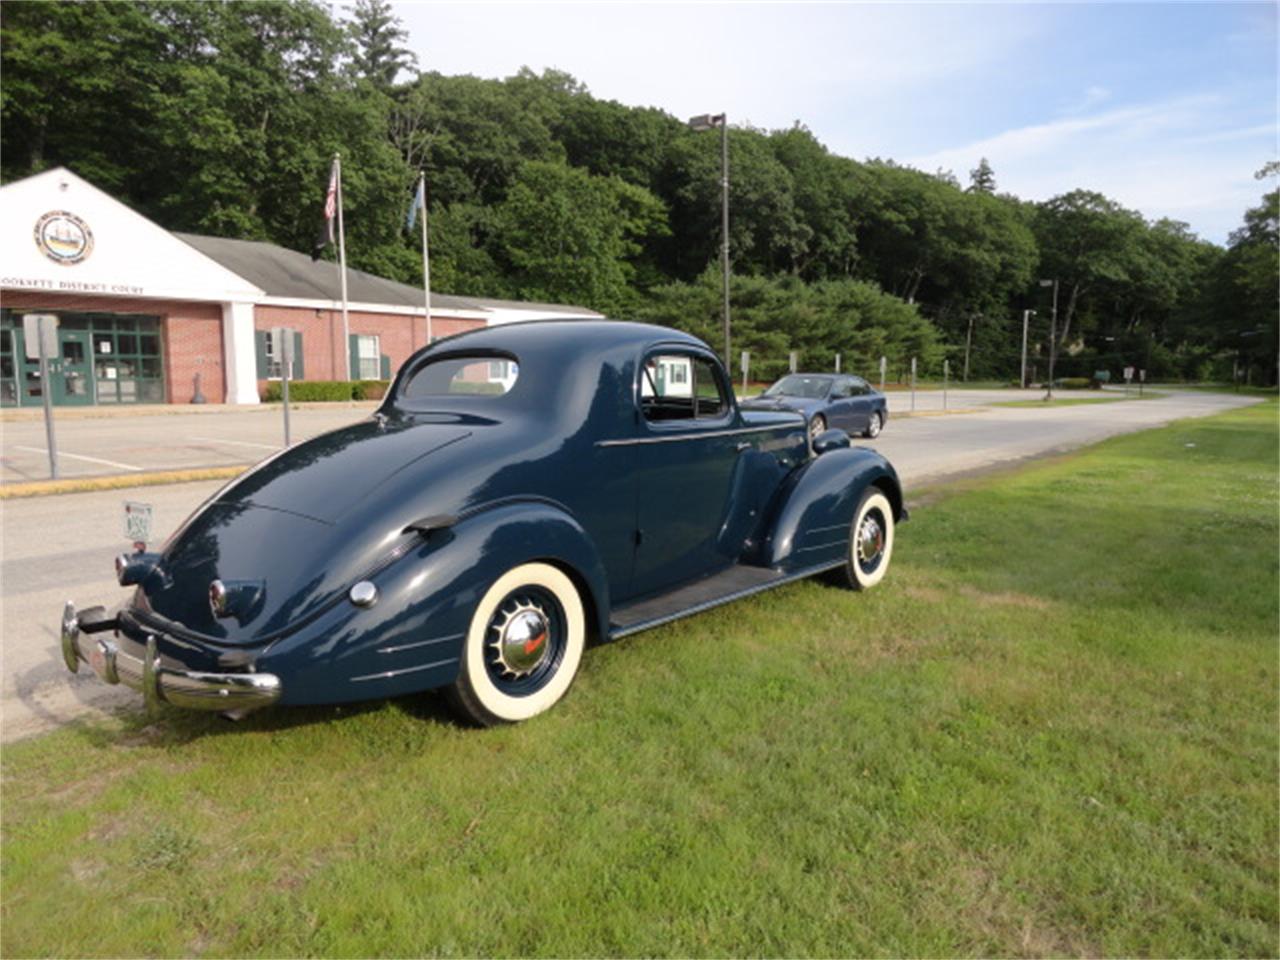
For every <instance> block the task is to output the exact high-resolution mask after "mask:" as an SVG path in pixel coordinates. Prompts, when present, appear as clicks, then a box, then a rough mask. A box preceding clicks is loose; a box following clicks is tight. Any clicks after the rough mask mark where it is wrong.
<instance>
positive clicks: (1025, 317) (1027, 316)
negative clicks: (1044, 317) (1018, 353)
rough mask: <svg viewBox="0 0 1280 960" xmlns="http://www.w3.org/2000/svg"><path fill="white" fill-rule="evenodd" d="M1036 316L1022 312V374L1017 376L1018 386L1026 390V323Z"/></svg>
mask: <svg viewBox="0 0 1280 960" xmlns="http://www.w3.org/2000/svg"><path fill="white" fill-rule="evenodd" d="M1035 315H1036V312H1035V311H1034V310H1023V311H1022V372H1021V373H1020V374H1019V376H1018V386H1019V387H1020V388H1021V389H1023V390H1025V389H1027V321H1028V320H1030V319H1031V318H1032V317H1034V316H1035Z"/></svg>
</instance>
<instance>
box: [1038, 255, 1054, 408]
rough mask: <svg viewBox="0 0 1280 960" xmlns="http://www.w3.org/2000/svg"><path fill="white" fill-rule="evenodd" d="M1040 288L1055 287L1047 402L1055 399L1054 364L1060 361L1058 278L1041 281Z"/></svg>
mask: <svg viewBox="0 0 1280 960" xmlns="http://www.w3.org/2000/svg"><path fill="white" fill-rule="evenodd" d="M1040 286H1042V287H1053V315H1052V318H1051V319H1050V321H1049V390H1048V392H1047V393H1046V394H1045V395H1044V398H1045V399H1046V400H1052V399H1053V364H1054V361H1055V360H1057V359H1058V278H1057V277H1054V278H1053V279H1052V280H1041V281H1040Z"/></svg>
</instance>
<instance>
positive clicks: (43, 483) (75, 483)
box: [0, 464, 250, 500]
mask: <svg viewBox="0 0 1280 960" xmlns="http://www.w3.org/2000/svg"><path fill="white" fill-rule="evenodd" d="M249 466H250V465H249V464H245V465H242V466H238V467H204V468H199V467H197V468H195V469H192V470H155V471H152V472H150V473H127V474H116V475H114V476H109V477H77V478H73V479H67V480H35V481H32V482H30V483H6V484H4V485H3V486H0V500H21V499H25V498H27V497H51V496H57V495H59V494H64V493H93V492H96V491H99V490H125V489H128V488H129V487H156V486H165V485H168V484H174V483H194V482H195V481H197V480H229V479H231V478H232V477H238V476H239V475H240V474H242V473H244V472H245V471H246V470H248V469H249Z"/></svg>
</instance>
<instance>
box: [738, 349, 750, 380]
mask: <svg viewBox="0 0 1280 960" xmlns="http://www.w3.org/2000/svg"><path fill="white" fill-rule="evenodd" d="M750 362H751V354H750V353H748V352H747V351H746V350H743V351H742V356H741V358H740V359H739V360H738V366H740V367H741V368H742V375H743V376H744V377H745V376H746V375H747V364H749V363H750Z"/></svg>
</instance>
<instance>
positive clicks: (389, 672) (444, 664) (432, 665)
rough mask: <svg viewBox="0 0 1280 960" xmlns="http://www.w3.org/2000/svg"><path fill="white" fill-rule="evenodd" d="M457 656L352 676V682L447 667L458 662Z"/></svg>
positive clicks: (388, 678)
mask: <svg viewBox="0 0 1280 960" xmlns="http://www.w3.org/2000/svg"><path fill="white" fill-rule="evenodd" d="M457 662H458V658H457V657H449V658H448V659H446V660H436V661H435V662H434V663H423V664H419V665H418V666H416V667H405V668H404V669H403V670H384V671H383V672H382V673H367V674H365V675H364V676H362V677H352V678H351V682H352V683H362V682H364V681H365V680H390V679H391V678H392V677H399V676H402V675H404V674H406V673H417V672H419V671H420V670H432V669H434V668H436V667H447V666H448V665H449V664H451V663H457Z"/></svg>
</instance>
